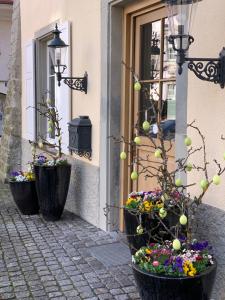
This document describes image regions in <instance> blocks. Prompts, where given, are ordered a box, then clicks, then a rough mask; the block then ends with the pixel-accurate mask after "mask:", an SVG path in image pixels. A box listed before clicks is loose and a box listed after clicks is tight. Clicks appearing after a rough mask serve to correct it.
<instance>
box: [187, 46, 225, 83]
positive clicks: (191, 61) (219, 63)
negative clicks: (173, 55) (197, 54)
mask: <svg viewBox="0 0 225 300" xmlns="http://www.w3.org/2000/svg"><path fill="white" fill-rule="evenodd" d="M185 61H186V62H188V68H189V70H190V71H193V72H194V74H195V75H196V76H197V77H198V78H199V79H201V80H204V81H209V82H213V83H215V84H220V86H221V88H224V86H225V48H223V49H222V51H221V52H220V56H219V58H185Z"/></svg>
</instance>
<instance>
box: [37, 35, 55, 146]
mask: <svg viewBox="0 0 225 300" xmlns="http://www.w3.org/2000/svg"><path fill="white" fill-rule="evenodd" d="M51 39H52V36H51V34H50V35H48V36H47V37H45V38H43V39H41V40H39V42H38V45H37V52H36V53H37V57H36V61H37V66H38V68H37V82H36V84H37V101H36V106H37V108H39V109H40V110H41V111H43V108H42V107H41V106H40V105H39V103H40V102H45V103H46V102H47V101H48V103H49V101H50V105H52V106H55V105H56V79H55V74H54V57H52V53H51V51H50V49H49V48H48V43H49V41H50V40H51ZM36 120H37V128H36V130H37V138H38V139H39V138H42V139H45V140H47V141H49V142H53V140H54V138H55V132H54V129H53V131H51V132H48V120H47V119H46V118H45V117H43V116H42V115H41V114H40V113H39V112H36Z"/></svg>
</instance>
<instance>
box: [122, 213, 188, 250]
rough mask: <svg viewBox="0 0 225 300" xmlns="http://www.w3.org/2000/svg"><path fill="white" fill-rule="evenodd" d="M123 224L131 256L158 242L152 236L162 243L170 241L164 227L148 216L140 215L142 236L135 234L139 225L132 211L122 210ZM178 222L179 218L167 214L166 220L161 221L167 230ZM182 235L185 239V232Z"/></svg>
mask: <svg viewBox="0 0 225 300" xmlns="http://www.w3.org/2000/svg"><path fill="white" fill-rule="evenodd" d="M123 211H124V223H125V233H126V235H127V240H128V244H129V248H130V251H131V254H135V252H136V251H137V250H139V249H140V248H141V247H143V246H146V245H147V244H148V243H156V242H158V241H157V240H156V239H154V235H155V236H157V237H160V238H161V240H162V241H166V240H170V239H171V238H172V236H171V235H170V234H168V232H166V231H165V229H164V227H163V226H162V225H161V224H159V221H158V220H157V219H152V218H151V216H150V214H142V215H141V225H142V227H143V228H144V229H145V232H144V233H143V234H137V232H136V231H137V227H138V226H139V225H140V221H139V216H138V215H136V214H134V213H132V211H130V210H128V209H126V208H124V210H123ZM178 220H179V216H177V215H174V214H173V213H172V212H168V214H167V217H166V219H164V220H163V222H164V223H165V225H166V226H167V227H168V228H171V226H175V225H176V224H177V222H178ZM182 235H183V236H184V237H185V235H186V232H185V231H184V230H182Z"/></svg>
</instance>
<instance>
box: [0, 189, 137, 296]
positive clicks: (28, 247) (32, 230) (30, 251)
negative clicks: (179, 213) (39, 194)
mask: <svg viewBox="0 0 225 300" xmlns="http://www.w3.org/2000/svg"><path fill="white" fill-rule="evenodd" d="M0 232H1V235H0V300H6V299H7V300H10V299H18V300H28V299H30V300H32V299H39V300H45V299H56V300H63V299H68V300H78V299H87V300H97V299H99V300H106V299H116V300H125V299H140V298H139V295H138V293H137V289H136V286H135V283H134V278H133V275H132V270H131V268H130V266H129V264H124V265H120V266H111V267H107V266H106V265H105V264H103V263H102V262H101V261H100V260H98V259H97V258H96V257H94V256H93V255H92V254H91V251H90V248H91V247H94V248H96V247H97V246H100V245H111V244H112V243H115V242H118V241H117V239H116V237H115V236H111V235H110V234H108V233H106V232H104V231H101V230H100V229H97V228H96V227H94V226H92V225H90V224H89V223H87V222H85V221H83V220H82V219H80V218H78V217H77V216H75V215H74V214H72V213H70V212H68V211H66V212H65V213H64V214H63V218H62V220H60V221H58V222H46V221H44V220H43V219H42V218H41V217H40V216H23V215H21V214H20V213H19V211H18V209H17V207H16V206H15V204H14V202H13V200H12V197H11V194H10V192H9V190H8V187H7V185H0ZM123 251H124V249H123ZM110 260H112V257H110Z"/></svg>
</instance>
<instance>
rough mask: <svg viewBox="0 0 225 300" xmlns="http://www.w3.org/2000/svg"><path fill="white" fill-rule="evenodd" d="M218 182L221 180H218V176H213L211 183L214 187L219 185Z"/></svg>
mask: <svg viewBox="0 0 225 300" xmlns="http://www.w3.org/2000/svg"><path fill="white" fill-rule="evenodd" d="M220 181H221V179H220V176H219V175H214V176H213V183H214V184H215V185H219V184H220Z"/></svg>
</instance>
